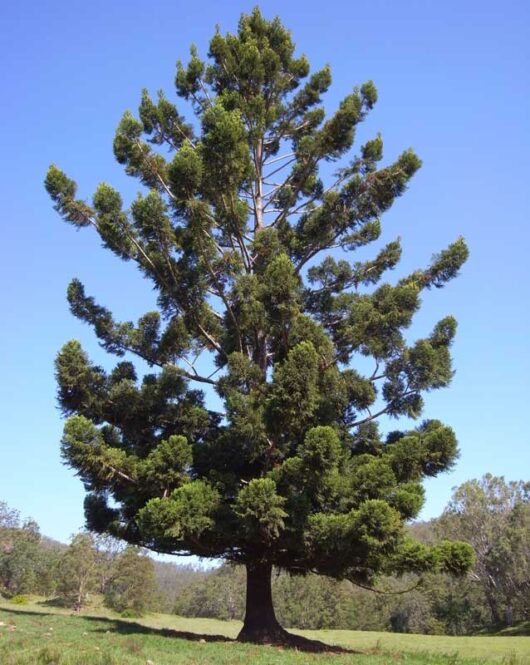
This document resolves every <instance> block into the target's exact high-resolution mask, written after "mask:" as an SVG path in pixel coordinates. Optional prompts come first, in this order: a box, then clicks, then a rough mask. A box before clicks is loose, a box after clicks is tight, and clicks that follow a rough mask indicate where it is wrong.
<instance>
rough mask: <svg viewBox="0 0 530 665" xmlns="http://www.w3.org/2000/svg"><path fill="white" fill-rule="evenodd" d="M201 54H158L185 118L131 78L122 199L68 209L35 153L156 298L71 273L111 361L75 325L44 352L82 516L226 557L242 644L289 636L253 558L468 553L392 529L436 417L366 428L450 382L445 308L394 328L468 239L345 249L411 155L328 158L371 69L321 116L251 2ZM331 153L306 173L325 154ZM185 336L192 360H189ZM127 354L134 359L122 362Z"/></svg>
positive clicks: (348, 562)
mask: <svg viewBox="0 0 530 665" xmlns="http://www.w3.org/2000/svg"><path fill="white" fill-rule="evenodd" d="M208 55H209V60H208V62H203V61H202V60H201V59H200V58H199V56H198V54H197V51H196V50H195V49H194V48H192V50H191V59H190V61H189V63H188V64H187V65H186V66H184V65H183V64H182V63H178V64H177V71H176V79H175V84H176V93H177V95H178V97H180V98H182V99H183V100H186V101H187V102H189V103H190V104H191V107H192V109H193V111H194V114H195V117H196V120H195V123H194V124H189V123H187V122H186V121H185V119H184V117H183V116H182V115H181V114H180V112H179V110H177V108H176V106H175V105H174V104H173V103H172V102H170V101H169V100H168V99H167V98H166V97H165V96H164V95H163V94H162V93H159V95H158V98H157V99H156V100H153V99H152V98H151V97H150V96H149V94H148V93H147V92H146V91H144V92H143V95H142V98H141V103H140V107H139V117H138V118H136V117H134V116H133V115H132V114H131V113H128V112H127V113H125V115H124V116H123V119H122V120H121V122H120V124H119V126H118V129H117V133H116V137H115V140H114V153H115V156H116V159H117V161H118V162H119V163H120V164H123V165H124V166H125V170H126V172H127V173H128V174H129V175H131V176H133V177H135V178H137V179H138V180H139V181H140V183H141V184H142V185H143V186H144V193H143V194H141V195H139V196H138V198H136V200H134V201H133V202H132V204H131V205H130V208H129V209H128V210H126V209H124V206H123V203H122V199H121V197H120V194H119V193H118V192H117V191H115V190H114V189H113V188H112V187H111V186H109V185H108V184H101V185H100V186H99V187H98V188H97V191H96V192H95V194H94V197H93V201H92V204H91V205H89V204H88V203H86V202H84V201H83V200H80V199H78V198H76V190H77V186H76V183H75V182H74V181H73V180H71V179H69V178H68V177H67V176H66V175H65V174H64V173H63V172H62V171H61V170H59V169H58V168H57V167H56V166H51V167H50V169H49V172H48V174H47V177H46V188H47V191H48V192H49V194H50V196H51V198H52V200H53V201H54V204H55V208H56V210H57V211H58V212H59V213H60V214H61V216H62V217H63V218H64V219H65V220H66V221H68V222H70V223H71V224H73V225H74V226H77V227H92V228H93V229H95V231H96V232H97V233H98V234H99V235H100V237H101V240H102V242H103V245H104V247H105V248H107V249H109V250H111V251H112V252H113V253H114V254H116V255H117V256H118V257H119V258H120V259H123V260H124V261H134V262H135V263H136V264H137V266H138V268H139V269H140V271H141V273H142V274H143V275H144V276H145V277H147V278H148V279H150V280H151V281H152V283H153V285H154V287H155V289H156V293H157V309H156V310H155V311H151V312H147V313H146V314H144V315H143V316H141V318H140V319H139V320H138V322H137V323H136V324H134V323H132V322H119V321H117V320H115V318H114V316H113V314H112V313H111V312H110V311H109V310H108V309H106V308H105V307H103V306H101V305H99V304H97V303H96V301H95V300H94V299H93V298H92V297H91V296H89V295H87V294H86V293H85V289H84V286H83V285H82V284H81V283H80V282H79V281H78V280H76V279H74V280H73V281H72V282H71V284H70V285H69V287H68V302H69V304H70V308H71V311H72V313H73V314H74V315H75V316H76V317H78V318H79V319H81V320H82V321H85V322H87V323H88V324H90V325H91V326H92V327H93V329H94V331H95V333H96V335H97V337H98V339H99V341H100V343H101V345H102V347H103V348H104V349H105V350H106V351H108V352H109V353H111V354H114V355H116V356H119V357H123V356H125V359H123V360H121V361H119V362H118V363H117V365H116V366H115V368H114V369H113V370H112V371H111V372H105V371H104V370H103V369H102V368H100V367H98V366H96V365H95V364H93V363H92V362H91V361H90V360H89V358H88V357H87V354H86V353H85V352H84V350H83V349H82V347H81V345H80V344H79V342H77V341H70V342H68V343H67V344H66V345H65V346H64V347H63V349H62V350H61V351H60V353H59V355H58V357H57V361H56V373H57V380H58V385H59V402H60V405H61V407H62V410H63V412H64V414H65V415H66V416H68V419H67V421H66V424H65V428H64V436H63V439H62V455H63V457H64V460H65V461H66V463H67V464H68V465H70V466H71V467H72V468H73V469H75V471H76V472H77V474H78V475H79V477H80V478H81V480H82V481H83V483H84V486H85V488H86V490H87V492H88V493H87V496H86V499H85V514H86V522H87V526H88V527H89V528H90V529H92V530H94V531H96V532H100V533H103V532H105V533H110V534H112V535H113V536H117V537H119V538H122V539H124V540H125V541H127V542H129V543H132V544H137V545H141V546H143V547H147V548H151V549H152V550H155V551H157V552H165V553H169V554H194V555H198V556H201V557H215V558H223V559H225V560H230V561H234V562H237V563H240V564H243V565H245V566H246V570H247V600H246V615H245V621H244V625H243V628H242V630H241V633H240V635H239V639H241V640H245V641H255V642H270V643H292V642H293V641H296V638H294V636H290V635H289V634H288V633H287V632H286V631H285V630H284V629H283V628H282V627H281V626H280V625H279V624H278V622H277V620H276V618H275V615H274V609H273V602H272V596H271V571H272V568H273V567H277V568H279V569H283V570H285V571H288V572H289V573H291V574H301V575H303V574H306V573H308V572H315V573H318V574H321V575H328V576H331V577H334V578H339V579H349V580H351V581H352V582H354V583H357V584H361V585H364V586H371V585H373V584H374V583H375V581H376V579H377V577H378V575H381V574H387V573H398V574H399V573H401V572H405V571H415V572H419V573H421V572H422V571H428V570H445V571H448V572H451V573H453V574H463V573H465V572H466V571H467V570H468V568H469V567H470V565H471V563H472V560H473V553H472V551H471V549H470V547H469V546H467V545H465V544H463V543H457V542H442V543H440V544H438V545H436V546H433V547H427V546H425V545H422V544H420V543H419V542H415V541H413V540H412V539H411V538H410V537H409V536H408V535H407V533H406V530H405V528H404V527H405V524H406V521H407V520H410V519H412V518H414V517H415V516H416V515H417V514H418V512H419V510H420V508H421V506H422V503H423V499H424V492H423V488H422V485H421V480H422V478H424V477H426V476H436V475H437V474H439V473H441V472H443V471H445V470H447V469H449V468H450V467H451V466H452V464H453V463H454V461H455V459H456V457H457V443H456V439H455V435H454V433H453V431H452V430H451V429H450V428H449V427H448V426H446V425H443V424H442V423H441V422H439V421H437V420H428V421H424V422H422V423H421V424H420V425H419V426H418V427H416V428H414V429H411V430H407V431H394V432H392V433H391V434H389V435H387V436H386V437H384V436H383V435H382V434H381V433H380V430H379V427H378V419H380V418H382V417H393V418H397V417H399V416H406V417H408V418H415V419H417V418H419V417H420V416H421V413H422V404H423V402H422V393H425V392H428V391H430V390H433V389H436V388H441V387H444V386H447V385H448V384H449V382H450V380H451V377H452V375H453V371H452V368H451V358H450V352H449V347H450V345H451V342H452V340H453V337H454V334H455V330H456V322H455V320H454V319H453V318H452V317H450V316H449V317H447V318H444V319H443V320H442V321H440V322H439V323H437V324H436V325H435V327H434V329H433V331H432V333H431V334H430V335H429V336H428V337H427V338H425V339H420V340H418V341H416V342H415V343H413V344H411V345H408V344H407V343H406V341H405V338H404V334H403V333H404V331H405V330H406V329H407V328H408V327H409V325H410V324H411V320H412V318H413V315H414V314H415V312H416V311H417V310H418V308H419V306H420V295H421V294H422V292H423V291H425V290H426V289H430V288H432V287H442V286H444V285H445V284H446V282H448V281H449V280H450V279H452V278H453V277H455V276H456V274H457V272H458V270H459V269H460V267H461V266H462V264H463V263H464V261H465V260H466V258H467V254H468V252H467V248H466V245H465V243H464V241H463V240H462V239H458V240H457V241H456V242H455V243H454V244H452V245H450V246H449V247H448V248H447V249H445V250H443V251H442V252H441V253H439V254H438V255H436V256H435V257H434V259H433V261H432V263H431V265H430V266H428V267H427V268H425V269H421V270H417V271H416V272H414V273H412V274H410V275H408V276H406V277H404V278H402V279H400V280H399V281H397V283H395V284H394V285H391V284H390V283H386V282H382V278H383V275H384V274H385V272H386V271H389V270H391V269H392V268H394V267H395V266H396V264H397V263H398V261H399V259H400V255H401V248H400V242H399V240H395V241H393V242H390V243H389V244H387V245H386V246H384V247H383V248H382V249H380V250H379V251H378V252H376V253H375V258H373V259H371V260H367V261H356V262H352V261H350V260H348V259H347V256H348V254H349V253H351V252H354V250H356V249H358V248H361V247H364V246H366V245H369V244H370V243H374V242H376V241H377V239H378V238H379V236H380V233H381V226H380V217H381V215H382V213H384V212H385V211H386V210H388V209H389V208H390V207H391V206H392V204H393V202H394V201H395V199H396V198H398V197H399V196H401V195H402V194H403V192H404V191H405V189H406V187H407V185H408V183H409V181H410V179H411V178H412V176H413V175H414V174H415V173H416V171H417V170H418V169H419V167H420V160H419V158H418V157H417V156H416V155H415V154H414V152H413V151H412V150H407V151H405V152H403V153H402V154H401V155H400V156H399V157H398V159H397V160H396V161H395V162H394V163H392V164H390V165H388V166H384V167H382V168H378V163H379V162H380V161H381V159H382V152H383V143H382V139H381V137H379V136H377V137H376V138H374V139H373V140H370V141H368V142H367V143H365V144H364V145H363V146H362V147H361V148H360V150H359V154H357V155H354V156H351V155H350V157H347V155H348V154H349V153H350V150H351V148H352V145H353V142H354V135H355V131H356V127H357V125H358V124H359V123H360V122H361V121H362V120H363V119H364V117H365V116H366V114H367V113H368V112H369V111H370V110H371V109H372V107H373V106H374V104H375V102H376V99H377V93H376V89H375V87H374V84H373V83H372V82H367V83H364V84H363V85H362V86H360V87H359V88H354V89H353V91H352V92H351V94H349V95H347V96H346V97H345V98H344V99H343V101H342V102H341V103H340V105H339V107H338V110H337V111H336V112H335V113H334V114H333V115H331V116H330V117H327V118H326V115H325V112H324V109H323V106H322V101H321V99H322V95H323V94H324V93H325V92H326V91H327V90H328V88H329V86H330V84H331V74H330V69H329V68H328V67H325V68H324V69H322V70H320V71H316V72H315V73H312V74H310V72H309V65H308V62H307V60H306V58H305V57H295V53H294V44H293V42H292V39H291V35H290V32H289V31H287V30H286V29H285V28H284V27H283V25H282V23H281V22H280V20H279V19H277V18H276V19H274V20H272V21H269V20H266V19H265V18H264V17H263V16H262V15H261V13H260V11H259V10H258V9H255V10H254V11H253V12H252V13H251V14H250V15H243V16H242V17H241V19H240V22H239V27H238V31H237V34H227V35H226V36H223V35H221V34H220V33H219V32H217V33H216V34H215V35H214V37H213V38H212V40H211V42H210V47H209V54H208ZM168 150H169V153H170V154H169V158H168V156H167V155H168ZM339 161H340V165H341V167H340V168H338V170H337V171H336V173H335V175H334V176H333V177H329V178H327V179H326V183H325V182H324V181H323V178H322V177H321V173H322V171H323V170H325V169H322V167H323V165H326V164H329V163H332V162H339ZM205 354H206V355H209V356H210V357H211V359H212V360H211V365H212V371H211V373H201V371H199V369H198V368H197V359H198V358H199V357H200V356H203V355H205ZM134 356H137V357H139V358H141V359H142V360H143V361H145V362H146V363H147V364H148V365H149V366H150V367H152V368H153V369H152V372H150V373H147V374H145V375H143V376H142V377H141V378H139V377H138V376H137V372H136V371H135V367H134V365H133V364H132V362H130V360H129V359H130V358H131V357H134ZM361 356H362V357H365V360H363V363H362V366H363V367H365V366H366V362H367V361H366V358H371V359H373V368H374V369H373V371H371V373H369V375H363V374H362V373H360V372H359V371H357V370H356V369H355V360H356V358H360V357H361ZM204 365H205V363H204V362H202V363H201V367H203V366H204ZM357 365H358V366H359V363H357ZM201 385H203V386H204V385H209V386H211V387H212V388H213V389H214V390H215V391H216V392H217V394H218V396H219V397H220V399H221V400H222V404H223V405H224V408H223V410H222V412H217V411H214V410H212V409H210V408H208V404H207V400H206V399H205V395H204V393H203V392H202V391H201V390H200V387H201Z"/></svg>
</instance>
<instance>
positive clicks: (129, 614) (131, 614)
mask: <svg viewBox="0 0 530 665" xmlns="http://www.w3.org/2000/svg"><path fill="white" fill-rule="evenodd" d="M120 616H122V617H123V618H124V619H139V618H140V617H142V616H143V614H141V612H137V611H136V610H133V609H132V608H130V607H128V608H127V609H126V610H123V612H120Z"/></svg>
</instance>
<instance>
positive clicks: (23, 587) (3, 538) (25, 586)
mask: <svg viewBox="0 0 530 665" xmlns="http://www.w3.org/2000/svg"><path fill="white" fill-rule="evenodd" d="M56 555H57V553H56V551H55V550H54V548H51V547H46V546H44V545H43V542H42V538H41V534H40V531H39V527H38V524H37V523H36V522H34V521H33V520H25V521H22V520H21V518H20V514H19V512H18V511H16V510H12V509H10V508H8V506H7V504H6V503H4V502H3V501H0V591H1V592H3V593H5V594H6V595H7V596H16V595H19V594H26V593H42V594H45V595H47V594H48V593H51V591H52V590H53V587H54V578H53V575H52V571H53V568H54V563H55V559H56Z"/></svg>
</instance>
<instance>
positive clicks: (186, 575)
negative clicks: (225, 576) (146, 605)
mask: <svg viewBox="0 0 530 665" xmlns="http://www.w3.org/2000/svg"><path fill="white" fill-rule="evenodd" d="M153 564H154V566H155V577H156V583H157V587H158V594H157V595H158V605H157V609H158V611H159V612H166V613H172V612H174V611H175V605H176V603H177V600H178V598H179V597H180V595H181V594H182V592H183V590H184V589H186V588H187V587H188V586H190V584H193V583H194V582H195V581H198V580H204V579H205V577H206V576H207V574H208V572H207V571H206V570H203V569H201V568H198V567H196V566H192V565H176V564H174V563H170V562H168V561H153Z"/></svg>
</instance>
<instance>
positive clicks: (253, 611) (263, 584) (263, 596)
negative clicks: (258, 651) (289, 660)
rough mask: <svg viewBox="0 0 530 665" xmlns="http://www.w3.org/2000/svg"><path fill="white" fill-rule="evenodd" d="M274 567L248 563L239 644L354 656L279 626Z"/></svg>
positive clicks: (344, 650)
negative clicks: (274, 592) (268, 645)
mask: <svg viewBox="0 0 530 665" xmlns="http://www.w3.org/2000/svg"><path fill="white" fill-rule="evenodd" d="M271 573H272V566H271V564H270V563H267V562H260V561H255V562H252V563H249V564H247V602H246V611H245V621H244V623H243V628H242V629H241V632H240V633H239V635H238V636H237V640H238V642H251V643H252V644H270V645H274V646H282V647H290V648H293V649H299V650H301V651H311V652H314V653H323V652H328V653H351V652H350V651H349V650H348V649H342V648H341V647H334V646H330V645H329V644H324V643H323V642H319V641H317V640H310V639H308V638H307V637H302V636H301V635H293V634H292V633H289V632H287V631H286V630H285V629H284V628H282V627H281V626H280V624H279V623H278V620H277V619H276V616H275V614H274V607H273V604H272V592H271Z"/></svg>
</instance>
